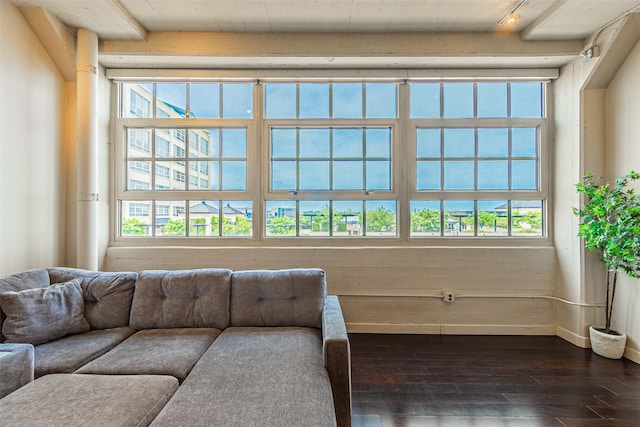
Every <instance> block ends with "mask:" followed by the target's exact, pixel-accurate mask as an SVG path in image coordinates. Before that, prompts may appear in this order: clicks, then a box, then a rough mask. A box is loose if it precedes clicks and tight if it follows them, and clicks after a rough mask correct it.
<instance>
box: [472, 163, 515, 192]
mask: <svg viewBox="0 0 640 427" xmlns="http://www.w3.org/2000/svg"><path fill="white" fill-rule="evenodd" d="M508 189H509V162H508V161H507V160H489V161H479V162H478V190H508Z"/></svg>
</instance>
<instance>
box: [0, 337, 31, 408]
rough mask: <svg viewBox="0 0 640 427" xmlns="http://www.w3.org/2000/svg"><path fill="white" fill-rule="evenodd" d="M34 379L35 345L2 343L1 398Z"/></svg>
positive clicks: (0, 364) (0, 349)
mask: <svg viewBox="0 0 640 427" xmlns="http://www.w3.org/2000/svg"><path fill="white" fill-rule="evenodd" d="M31 381H33V346H32V345H31V344H0V399H2V398H3V397H5V396H6V395H8V394H9V393H12V392H14V391H16V390H17V389H19V388H20V387H22V386H24V385H26V384H29V383H30V382H31Z"/></svg>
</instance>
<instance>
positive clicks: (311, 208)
mask: <svg viewBox="0 0 640 427" xmlns="http://www.w3.org/2000/svg"><path fill="white" fill-rule="evenodd" d="M298 234H299V235H300V236H305V237H328V236H329V201H328V200H325V201H319V202H316V201H300V230H299V233H298Z"/></svg>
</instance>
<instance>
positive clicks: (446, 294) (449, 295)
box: [442, 291, 456, 302]
mask: <svg viewBox="0 0 640 427" xmlns="http://www.w3.org/2000/svg"><path fill="white" fill-rule="evenodd" d="M442 299H444V302H454V301H455V300H456V294H454V293H453V291H443V292H442Z"/></svg>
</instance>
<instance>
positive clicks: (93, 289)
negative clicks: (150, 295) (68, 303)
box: [47, 267, 138, 329]
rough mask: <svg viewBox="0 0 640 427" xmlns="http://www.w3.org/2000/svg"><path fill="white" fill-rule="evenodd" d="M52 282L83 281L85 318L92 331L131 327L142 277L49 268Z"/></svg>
mask: <svg viewBox="0 0 640 427" xmlns="http://www.w3.org/2000/svg"><path fill="white" fill-rule="evenodd" d="M47 271H48V274H49V276H50V281H51V283H57V282H66V281H68V280H71V279H74V278H76V277H80V278H82V291H83V293H84V315H85V317H86V319H87V321H88V322H89V325H91V329H109V328H119V327H122V326H128V325H129V314H130V311H131V301H132V300H133V291H134V288H135V284H136V280H137V278H138V275H137V274H136V273H133V272H116V273H111V272H100V271H88V270H82V269H79V268H65V267H55V268H49V269H48V270H47Z"/></svg>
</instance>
